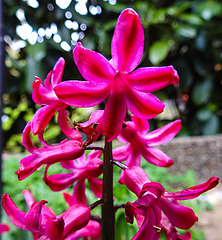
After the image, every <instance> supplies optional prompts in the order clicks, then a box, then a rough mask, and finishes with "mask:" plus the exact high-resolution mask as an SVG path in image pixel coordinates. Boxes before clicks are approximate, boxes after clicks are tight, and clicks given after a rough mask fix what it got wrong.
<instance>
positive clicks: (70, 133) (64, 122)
mask: <svg viewBox="0 0 222 240" xmlns="http://www.w3.org/2000/svg"><path fill="white" fill-rule="evenodd" d="M68 121H70V122H71V120H70V119H68V114H67V112H66V110H65V109H61V110H60V111H59V115H58V124H59V126H60V128H61V130H62V131H63V133H64V134H65V135H66V136H67V137H69V138H70V139H75V140H79V141H81V140H82V134H81V133H80V132H79V131H78V130H76V129H73V128H71V127H70V126H69V124H68ZM71 123H72V122H71Z"/></svg>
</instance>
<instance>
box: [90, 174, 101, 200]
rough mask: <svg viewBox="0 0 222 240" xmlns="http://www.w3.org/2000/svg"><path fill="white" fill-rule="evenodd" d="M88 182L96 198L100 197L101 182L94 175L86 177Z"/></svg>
mask: <svg viewBox="0 0 222 240" xmlns="http://www.w3.org/2000/svg"><path fill="white" fill-rule="evenodd" d="M88 182H89V186H90V188H91V190H92V192H93V193H94V194H95V196H96V197H98V198H102V188H103V182H102V181H101V180H100V179H98V178H96V177H90V178H88Z"/></svg>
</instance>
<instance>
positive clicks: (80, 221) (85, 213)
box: [63, 204, 90, 239]
mask: <svg viewBox="0 0 222 240" xmlns="http://www.w3.org/2000/svg"><path fill="white" fill-rule="evenodd" d="M63 219H64V221H65V229H64V234H63V238H64V239H65V238H66V237H67V236H68V235H69V234H71V233H73V232H75V231H77V230H79V229H81V228H83V227H85V226H86V225H87V223H88V222H89V219H90V208H89V207H87V206H84V205H82V204H75V205H73V206H72V207H70V208H69V209H67V210H66V211H65V213H64V214H63Z"/></svg>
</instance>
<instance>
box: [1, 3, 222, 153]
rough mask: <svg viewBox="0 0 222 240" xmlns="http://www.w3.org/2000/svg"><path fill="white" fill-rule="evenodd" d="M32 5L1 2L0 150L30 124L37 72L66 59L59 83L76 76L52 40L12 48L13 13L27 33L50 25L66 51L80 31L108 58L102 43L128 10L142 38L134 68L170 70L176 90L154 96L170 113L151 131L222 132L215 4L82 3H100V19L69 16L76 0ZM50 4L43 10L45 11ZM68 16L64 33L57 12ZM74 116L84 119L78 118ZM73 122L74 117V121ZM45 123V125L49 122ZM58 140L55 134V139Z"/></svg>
mask: <svg viewBox="0 0 222 240" xmlns="http://www.w3.org/2000/svg"><path fill="white" fill-rule="evenodd" d="M38 2H39V7H38V8H32V7H30V6H28V4H27V3H26V1H21V0H20V1H19V0H5V1H4V14H5V18H4V19H5V24H4V25H5V41H6V48H5V49H6V59H5V63H6V68H7V71H6V74H5V94H4V95H3V104H4V108H3V113H4V115H3V130H4V147H5V150H8V151H13V150H16V151H21V150H22V148H21V143H19V141H20V138H21V137H19V134H20V133H21V131H22V129H23V128H24V126H25V124H26V122H27V121H30V119H31V117H32V115H33V113H34V112H35V111H36V109H37V106H36V105H35V104H34V103H33V101H32V99H31V91H32V87H31V86H32V82H33V80H34V76H35V75H38V76H39V77H40V78H41V79H42V80H44V79H45V77H46V74H47V73H48V72H49V71H50V70H51V69H52V68H53V65H54V64H55V62H56V60H57V59H58V58H59V57H60V56H62V57H64V58H65V60H66V66H65V71H64V77H63V80H66V79H82V77H81V76H80V74H79V72H78V70H77V68H76V66H75V64H74V61H73V59H72V53H71V51H68V52H67V51H64V50H63V49H62V48H61V46H60V44H58V43H56V42H55V41H53V38H52V37H51V38H50V37H48V38H46V37H45V38H44V39H43V40H44V41H42V42H39V43H36V44H35V45H31V44H30V43H29V42H28V41H27V40H26V41H25V42H26V46H25V47H23V48H20V49H17V50H13V49H12V47H11V46H10V42H12V41H13V40H19V39H20V38H19V36H18V35H17V33H16V26H17V25H20V24H21V22H20V21H19V20H18V18H17V17H16V12H17V10H18V9H22V10H24V12H25V18H26V21H27V22H28V24H29V25H31V26H32V28H33V30H36V31H38V29H39V28H44V29H47V27H50V25H51V24H52V23H55V24H56V25H57V27H58V33H59V35H60V36H61V38H62V41H66V42H67V43H68V44H69V45H70V46H71V48H73V47H74V44H75V43H73V41H72V39H71V34H72V33H77V34H79V35H78V36H80V35H81V34H82V35H83V36H84V38H83V39H82V40H81V41H82V43H83V45H84V46H85V47H87V48H90V49H93V50H95V51H99V52H101V53H102V54H103V55H104V56H106V57H107V58H108V59H110V57H111V54H110V43H111V38H112V34H113V30H114V27H115V24H116V20H117V17H118V15H119V13H120V12H121V11H122V10H123V9H124V8H127V7H133V8H134V9H135V10H136V11H137V12H138V13H139V15H140V17H141V20H142V23H143V27H144V33H145V49H144V55H143V58H142V61H141V63H140V66H153V65H155V66H156V65H157V66H164V65H174V67H175V68H176V69H177V71H178V73H179V76H180V83H179V85H178V86H176V87H174V86H169V87H167V88H166V89H164V90H161V91H159V92H157V93H156V95H157V96H158V97H159V98H160V99H161V100H163V101H166V100H167V102H168V100H170V102H171V103H173V104H171V105H170V108H169V111H172V114H170V116H169V115H168V114H166V113H165V112H164V113H163V114H162V115H161V117H160V118H156V119H154V120H152V121H151V122H152V126H153V127H157V126H161V125H162V124H165V122H169V121H172V120H174V119H175V118H181V119H182V120H183V128H182V130H181V133H180V135H184V136H187V135H212V134H217V133H221V131H222V124H221V123H222V94H221V92H222V86H221V82H222V78H221V75H222V61H221V60H222V38H221V36H222V15H221V12H222V3H221V1H219V0H186V1H185V0H174V1H173V0H148V1H140V0H118V1H117V3H116V4H115V5H112V4H110V3H109V2H108V1H102V0H97V1H95V0H91V1H90V0H88V1H87V8H88V10H89V8H90V7H92V6H95V7H96V6H100V7H101V9H102V12H101V14H97V15H93V14H91V13H90V12H88V14H87V15H81V14H79V13H77V12H76V11H75V4H77V1H74V0H73V1H72V2H71V4H70V5H69V7H68V8H67V9H65V10H63V9H60V8H59V7H58V6H57V5H56V4H55V1H52V0H50V1H43V0H39V1H38ZM49 6H50V7H49ZM67 11H70V12H71V13H72V17H71V20H72V21H76V22H77V23H78V24H79V26H80V25H81V24H86V26H87V28H86V29H84V30H81V29H80V28H78V29H77V30H73V29H68V28H67V27H66V26H65V24H64V22H65V21H66V20H67V17H66V16H65V12H67ZM82 118H84V113H83V116H82ZM79 120H80V121H81V117H80V118H79ZM52 124H53V122H52ZM57 136H59V135H57Z"/></svg>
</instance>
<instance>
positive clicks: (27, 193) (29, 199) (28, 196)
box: [22, 190, 35, 208]
mask: <svg viewBox="0 0 222 240" xmlns="http://www.w3.org/2000/svg"><path fill="white" fill-rule="evenodd" d="M22 194H23V195H24V197H25V201H26V203H27V205H28V206H29V208H31V206H32V204H33V203H35V199H34V197H33V196H32V194H31V193H30V191H29V190H24V191H22Z"/></svg>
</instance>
